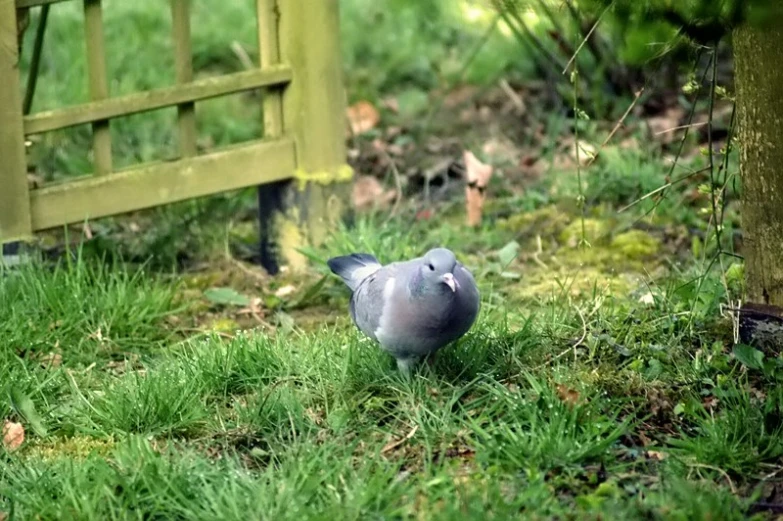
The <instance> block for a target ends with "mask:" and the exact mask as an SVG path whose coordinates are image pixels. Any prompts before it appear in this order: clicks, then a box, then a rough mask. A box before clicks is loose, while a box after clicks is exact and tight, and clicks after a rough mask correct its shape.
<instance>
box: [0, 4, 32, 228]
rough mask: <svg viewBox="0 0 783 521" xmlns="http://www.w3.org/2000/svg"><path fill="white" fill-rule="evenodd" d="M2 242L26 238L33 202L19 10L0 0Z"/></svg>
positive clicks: (0, 200)
mask: <svg viewBox="0 0 783 521" xmlns="http://www.w3.org/2000/svg"><path fill="white" fill-rule="evenodd" d="M0 158H2V159H0V186H1V187H2V188H0V243H2V242H10V241H13V240H18V239H27V238H29V236H30V234H31V229H30V206H29V204H30V199H29V195H28V188H27V164H26V160H25V148H24V132H23V127H22V97H21V92H20V90H19V50H18V47H17V39H16V9H15V7H14V2H13V1H12V0H0Z"/></svg>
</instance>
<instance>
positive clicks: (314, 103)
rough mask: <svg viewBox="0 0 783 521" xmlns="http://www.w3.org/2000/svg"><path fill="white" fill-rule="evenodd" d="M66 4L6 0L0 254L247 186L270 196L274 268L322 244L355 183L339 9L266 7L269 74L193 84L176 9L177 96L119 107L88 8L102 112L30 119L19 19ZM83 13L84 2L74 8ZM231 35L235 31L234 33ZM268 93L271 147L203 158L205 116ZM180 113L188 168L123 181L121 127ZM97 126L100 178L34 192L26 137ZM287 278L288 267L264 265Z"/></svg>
mask: <svg viewBox="0 0 783 521" xmlns="http://www.w3.org/2000/svg"><path fill="white" fill-rule="evenodd" d="M59 1H63V0H0V243H3V242H9V241H15V240H25V239H29V238H30V237H31V236H32V234H33V233H34V232H36V231H39V230H45V229H48V228H53V227H58V226H62V225H64V224H68V223H75V222H82V221H84V220H86V219H96V218H99V217H104V216H109V215H116V214H121V213H126V212H130V211H135V210H139V209H143V208H150V207H153V206H158V205H163V204H167V203H172V202H175V201H182V200H185V199H189V198H194V197H199V196H205V195H209V194H214V193H218V192H223V191H227V190H232V189H237V188H243V187H247V186H254V185H262V186H261V187H260V188H259V203H260V204H261V205H262V207H261V208H260V212H261V216H262V223H261V224H262V228H263V230H262V232H263V233H264V234H265V237H266V238H265V239H264V243H263V246H264V248H263V249H264V250H265V252H266V256H267V257H269V256H272V257H274V256H275V253H276V252H277V251H278V250H277V248H276V247H277V246H279V247H280V253H282V254H283V261H285V262H288V263H289V264H292V267H293V268H297V267H301V266H302V265H304V258H303V257H302V256H301V255H299V254H298V253H296V249H297V248H298V247H299V246H300V245H302V244H303V243H316V244H317V243H318V242H320V241H321V240H322V238H323V236H324V234H325V232H326V230H327V229H328V228H329V226H330V224H332V223H333V222H334V220H335V219H337V218H339V217H340V215H341V214H342V212H343V208H344V206H345V204H344V203H345V194H346V185H347V183H345V181H350V179H351V177H352V171H351V169H350V167H348V166H347V165H346V164H345V142H344V136H345V125H344V123H345V115H344V114H345V95H344V91H343V85H342V71H341V63H340V55H339V26H338V5H337V4H338V0H257V2H256V4H257V8H256V13H255V15H256V16H257V19H258V47H259V63H258V67H257V68H255V69H253V70H248V71H244V72H237V73H233V74H227V75H224V76H218V77H209V78H205V79H197V80H194V79H193V70H192V67H191V42H190V13H189V1H188V0H170V1H171V8H172V10H171V12H172V20H173V38H174V44H175V45H174V49H175V66H176V79H177V84H176V85H174V86H171V87H166V88H160V89H155V90H150V91H145V92H139V93H134V94H129V95H123V96H118V97H112V96H111V95H110V93H109V89H108V79H107V75H106V66H105V56H104V40H103V38H104V37H103V25H102V7H101V1H100V0H81V1H83V3H84V15H85V38H86V44H87V45H86V49H87V63H88V74H89V94H90V99H91V101H90V102H89V103H86V104H82V105H76V106H71V107H67V108H60V109H56V110H49V111H43V112H37V113H33V114H29V115H25V114H24V113H23V108H22V105H23V104H22V99H21V95H20V88H19V86H20V78H19V69H18V64H19V51H18V47H17V15H18V14H22V13H23V12H24V10H25V9H29V8H33V7H36V6H46V4H52V3H55V2H59ZM69 1H78V0H69ZM226 30H227V31H230V30H231V28H226ZM256 88H263V89H264V96H263V114H264V137H263V139H260V140H257V141H253V142H249V143H243V144H241V145H235V146H230V147H226V148H223V149H219V150H216V151H212V152H210V153H208V154H198V153H197V151H196V131H195V112H194V104H195V102H198V101H200V100H205V99H208V98H213V97H216V96H223V95H227V94H232V93H237V92H241V91H246V90H250V89H256ZM171 106H177V107H178V131H179V144H180V150H179V157H178V158H177V159H176V160H173V161H165V162H160V163H155V164H147V165H139V166H134V167H133V168H129V169H121V170H116V169H114V168H113V167H112V152H111V136H110V133H109V125H110V121H111V119H112V118H117V117H121V116H127V115H129V114H135V113H139V112H145V111H150V110H155V109H160V108H164V107H171ZM85 123H88V124H91V125H92V131H93V132H92V136H93V164H94V172H93V175H92V176H89V177H86V178H79V179H75V180H70V181H65V182H59V183H52V184H49V185H44V186H42V187H37V188H30V187H28V182H27V164H26V154H25V140H26V137H27V136H29V135H32V134H38V133H42V132H47V131H53V130H56V129H61V128H65V127H70V126H73V125H79V124H85ZM263 256H264V255H263V252H262V261H263V262H264V263H265V265H266V266H267V268H268V269H270V270H271V271H273V272H274V271H277V260H276V259H274V258H268V259H266V260H265V261H264V260H263Z"/></svg>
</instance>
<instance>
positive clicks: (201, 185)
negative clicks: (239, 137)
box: [0, 0, 295, 230]
mask: <svg viewBox="0 0 783 521" xmlns="http://www.w3.org/2000/svg"><path fill="white" fill-rule="evenodd" d="M0 1H2V0H0ZM294 167H295V165H294V145H293V142H292V141H291V140H288V139H280V140H275V141H257V142H255V143H252V144H249V145H248V144H243V145H240V146H236V147H228V148H226V149H223V150H220V151H218V152H214V153H211V154H206V155H202V156H196V157H192V158H187V159H181V160H177V161H171V162H166V163H158V164H154V165H149V166H142V167H134V168H132V169H129V170H123V171H120V172H115V173H113V174H110V175H106V176H100V177H89V178H85V179H80V180H77V181H68V182H64V183H61V184H57V185H52V186H48V187H44V188H40V189H37V190H32V191H31V192H30V207H31V214H32V226H33V229H35V230H44V229H47V228H53V227H56V226H61V225H63V224H68V223H77V222H82V221H84V220H86V219H97V218H99V217H105V216H108V215H117V214H121V213H126V212H131V211H135V210H140V209H143V208H150V207H153V206H159V205H163V204H168V203H173V202H176V201H182V200H185V199H190V198H193V197H201V196H205V195H209V194H214V193H219V192H223V191H227V190H234V189H237V188H244V187H247V186H255V185H258V184H262V183H268V182H272V181H279V180H282V179H286V178H288V177H291V175H292V174H293V171H294Z"/></svg>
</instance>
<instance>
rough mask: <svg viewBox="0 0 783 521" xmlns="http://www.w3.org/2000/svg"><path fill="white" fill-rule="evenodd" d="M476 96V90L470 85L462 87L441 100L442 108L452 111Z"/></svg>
mask: <svg viewBox="0 0 783 521" xmlns="http://www.w3.org/2000/svg"><path fill="white" fill-rule="evenodd" d="M476 94H478V88H476V87H473V86H471V85H463V86H461V87H457V88H456V89H454V90H452V91H451V92H449V93H448V94H447V95H446V97H445V98H443V107H444V108H447V109H453V108H455V107H456V106H458V105H462V104H464V103H467V102H468V101H470V100H471V99H472V98H474V97H475V96H476Z"/></svg>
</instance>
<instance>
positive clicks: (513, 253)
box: [498, 241, 519, 268]
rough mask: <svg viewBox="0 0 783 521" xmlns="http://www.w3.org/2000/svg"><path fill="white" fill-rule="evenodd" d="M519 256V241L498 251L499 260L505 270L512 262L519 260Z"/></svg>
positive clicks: (512, 242)
mask: <svg viewBox="0 0 783 521" xmlns="http://www.w3.org/2000/svg"><path fill="white" fill-rule="evenodd" d="M518 254H519V243H518V242H517V241H511V242H509V243H508V244H506V245H505V246H503V247H502V248H501V249H500V250H498V259H500V264H501V266H503V267H504V268H505V267H506V266H508V265H509V264H511V262H512V261H513V260H514V259H516V258H517V255H518Z"/></svg>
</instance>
